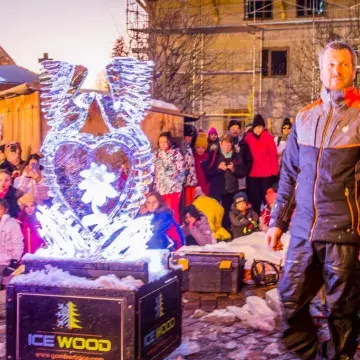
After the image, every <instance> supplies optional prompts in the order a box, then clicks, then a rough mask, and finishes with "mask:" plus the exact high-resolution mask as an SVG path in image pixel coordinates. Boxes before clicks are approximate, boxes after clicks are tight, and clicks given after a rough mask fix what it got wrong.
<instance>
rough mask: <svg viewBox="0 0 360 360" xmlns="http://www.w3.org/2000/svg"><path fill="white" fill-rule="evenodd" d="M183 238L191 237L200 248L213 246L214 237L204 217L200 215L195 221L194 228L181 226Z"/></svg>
mask: <svg viewBox="0 0 360 360" xmlns="http://www.w3.org/2000/svg"><path fill="white" fill-rule="evenodd" d="M181 229H182V231H183V233H184V235H185V237H188V236H192V237H193V238H194V239H195V241H196V242H197V243H198V245H200V246H205V245H207V244H215V243H216V240H215V237H214V235H213V233H212V231H211V229H210V226H209V222H208V220H207V218H206V216H205V215H203V214H201V217H200V220H198V221H196V222H195V224H194V226H192V227H190V226H188V225H186V224H184V225H182V226H181Z"/></svg>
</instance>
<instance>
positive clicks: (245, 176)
mask: <svg viewBox="0 0 360 360" xmlns="http://www.w3.org/2000/svg"><path fill="white" fill-rule="evenodd" d="M291 127H292V122H291V121H290V119H288V118H286V119H284V121H283V124H282V131H281V134H280V135H279V136H277V137H275V138H274V137H273V136H272V134H271V133H270V132H269V131H268V130H267V129H266V124H265V120H264V119H263V117H262V116H261V115H260V114H256V115H255V117H254V119H253V121H252V123H247V124H246V126H245V127H243V126H242V124H241V123H240V122H239V121H237V120H231V121H230V122H229V124H228V127H227V131H225V132H224V134H223V135H222V136H221V137H219V135H218V132H217V130H216V129H215V128H210V129H209V131H208V132H207V134H206V133H205V132H204V131H202V130H201V129H199V130H197V129H196V128H195V127H194V126H192V125H188V124H186V125H185V127H184V140H183V144H180V145H179V144H176V143H175V141H174V140H173V139H172V137H171V134H170V133H169V132H164V133H161V134H160V136H159V139H158V149H157V150H156V152H155V173H154V184H153V189H152V190H153V192H151V193H150V194H149V195H148V198H147V199H148V201H147V203H146V206H145V208H144V209H143V211H142V213H152V214H155V216H154V223H156V224H157V225H156V228H157V229H162V231H161V236H159V239H158V240H157V241H155V240H153V241H152V244H155V243H156V244H157V245H156V246H158V247H168V248H171V249H178V248H179V247H180V246H182V245H184V244H186V245H206V244H212V243H215V242H217V241H231V240H232V239H234V238H238V237H241V236H246V235H248V234H250V233H252V232H254V231H267V229H268V227H269V222H270V212H271V208H272V206H273V204H274V202H275V200H276V189H277V183H278V178H279V168H280V166H281V159H282V154H283V151H284V149H285V145H286V140H287V137H288V135H289V133H290V130H291ZM153 197H156V199H157V205H158V207H157V208H154V206H153V201H152V198H153ZM149 199H150V200H149ZM149 201H150V203H149ZM181 209H183V210H182V211H181ZM161 214H162V216H160V215H161ZM165 214H166V216H165ZM170 215H171V221H170ZM162 218H163V219H166V221H165V220H164V221H163V220H161V219H162ZM159 223H161V224H162V226H160V225H159ZM174 229H176V230H177V231H176V232H174ZM180 230H182V231H180ZM170 232H172V233H171V234H170ZM164 234H165V237H166V239H167V241H166V242H164V241H163V240H162V239H163V236H164ZM156 236H158V235H156ZM160 244H161V245H160Z"/></svg>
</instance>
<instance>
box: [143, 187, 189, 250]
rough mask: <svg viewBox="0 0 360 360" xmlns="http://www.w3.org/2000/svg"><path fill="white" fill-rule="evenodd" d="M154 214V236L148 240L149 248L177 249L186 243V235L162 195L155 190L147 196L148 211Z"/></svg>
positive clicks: (147, 212) (144, 213) (146, 212)
mask: <svg viewBox="0 0 360 360" xmlns="http://www.w3.org/2000/svg"><path fill="white" fill-rule="evenodd" d="M146 214H152V215H153V219H152V225H153V236H152V237H151V239H150V240H149V241H148V242H147V246H148V248H149V249H169V250H177V249H179V248H180V247H181V246H183V245H184V242H185V241H184V236H183V233H182V231H181V229H180V226H179V225H178V224H177V222H176V221H175V219H174V217H173V211H172V210H171V209H169V208H168V207H167V205H166V203H165V201H164V199H163V198H162V196H161V195H160V194H159V193H157V192H155V191H153V192H151V193H149V194H148V196H147V198H146V211H145V212H142V215H146Z"/></svg>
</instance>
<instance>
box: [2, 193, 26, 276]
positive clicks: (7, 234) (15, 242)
mask: <svg viewBox="0 0 360 360" xmlns="http://www.w3.org/2000/svg"><path fill="white" fill-rule="evenodd" d="M8 212H9V204H8V202H7V201H6V200H5V199H0V283H1V282H2V280H3V277H4V276H8V275H10V274H11V273H12V271H8V270H9V268H12V269H13V270H15V268H16V267H17V264H18V262H19V261H20V259H21V256H22V254H23V251H24V242H23V235H22V233H21V229H20V225H19V223H18V222H17V221H16V220H15V219H14V218H12V217H10V215H9V214H8Z"/></svg>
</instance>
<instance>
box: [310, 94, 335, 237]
mask: <svg viewBox="0 0 360 360" xmlns="http://www.w3.org/2000/svg"><path fill="white" fill-rule="evenodd" d="M328 97H329V103H330V111H329V115H328V117H327V119H326V123H325V128H324V132H323V135H322V137H321V143H320V148H319V154H318V158H317V160H316V175H315V182H314V195H313V201H314V212H315V214H314V222H313V224H312V227H311V230H310V236H309V241H312V238H313V236H314V229H315V225H316V223H317V220H318V217H319V213H318V209H317V207H316V189H317V182H318V180H319V167H320V160H321V155H322V152H323V149H324V141H325V137H326V132H327V129H328V127H329V124H330V120H331V116H332V113H333V107H332V105H331V102H330V95H328Z"/></svg>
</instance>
